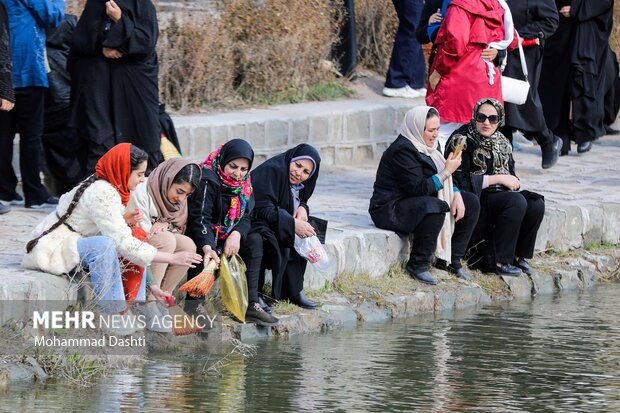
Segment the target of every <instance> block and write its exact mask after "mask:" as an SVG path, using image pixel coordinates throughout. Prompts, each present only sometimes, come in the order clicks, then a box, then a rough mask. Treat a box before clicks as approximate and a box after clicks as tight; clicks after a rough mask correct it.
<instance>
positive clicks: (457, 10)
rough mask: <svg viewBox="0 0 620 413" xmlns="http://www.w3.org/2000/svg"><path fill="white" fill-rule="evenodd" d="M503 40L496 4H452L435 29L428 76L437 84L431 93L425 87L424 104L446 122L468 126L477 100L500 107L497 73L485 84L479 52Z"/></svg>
mask: <svg viewBox="0 0 620 413" xmlns="http://www.w3.org/2000/svg"><path fill="white" fill-rule="evenodd" d="M502 40H504V9H503V8H502V6H501V5H500V4H499V2H498V1H497V0H453V1H452V2H451V3H450V5H449V6H448V11H447V13H446V18H445V20H444V21H443V23H442V24H441V27H440V28H439V32H438V33H437V38H436V39H435V44H436V45H437V56H436V57H435V61H434V63H433V67H432V68H431V70H430V72H429V73H433V71H435V70H437V72H439V74H441V80H440V81H439V84H438V85H437V88H436V89H435V90H432V89H431V87H430V84H429V85H428V87H427V89H428V93H427V95H426V103H427V105H429V106H433V107H435V108H436V109H437V110H438V111H439V114H440V115H441V120H442V121H446V122H457V123H468V122H469V121H470V120H471V116H472V110H473V108H474V105H475V104H476V102H478V100H480V99H482V98H494V99H497V100H498V101H500V102H501V103H502V104H503V100H502V89H501V79H500V72H499V70H498V69H497V68H494V71H495V81H494V84H493V85H490V84H489V76H488V74H487V71H488V69H487V64H486V63H485V62H484V61H483V60H482V58H481V57H480V56H481V53H482V50H484V49H486V48H487V47H488V44H489V43H490V42H499V41H502Z"/></svg>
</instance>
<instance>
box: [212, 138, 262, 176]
mask: <svg viewBox="0 0 620 413" xmlns="http://www.w3.org/2000/svg"><path fill="white" fill-rule="evenodd" d="M239 158H244V159H247V160H248V161H250V165H249V168H248V171H249V170H250V169H252V162H254V151H253V150H252V146H250V144H249V143H247V142H246V141H244V140H243V139H233V140H230V141H228V142H226V143H225V144H224V145H223V146H222V151H221V152H220V166H221V167H222V169H223V168H224V167H225V166H226V164H227V163H229V162H230V161H232V160H235V159H239Z"/></svg>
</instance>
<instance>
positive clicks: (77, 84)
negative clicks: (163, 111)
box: [68, 0, 163, 174]
mask: <svg viewBox="0 0 620 413" xmlns="http://www.w3.org/2000/svg"><path fill="white" fill-rule="evenodd" d="M158 35H159V28H158V24H157V12H156V10H155V6H153V3H152V2H151V1H150V0H117V1H115V0H109V1H106V2H104V1H102V0H88V1H87V2H86V6H85V7H84V12H83V13H82V15H81V16H80V19H79V21H78V23H77V26H76V28H75V30H74V31H73V37H72V40H71V51H70V54H69V63H68V67H69V72H70V74H71V82H72V83H71V109H70V111H71V112H70V118H69V126H70V127H73V128H75V129H76V131H77V133H78V135H79V138H80V140H81V141H82V142H83V143H84V145H85V146H86V150H85V152H86V154H85V155H84V154H83V156H84V158H85V159H82V163H83V164H84V166H85V171H86V173H87V174H89V173H92V171H94V169H95V165H96V164H97V161H98V160H99V158H100V157H101V156H102V155H103V154H104V153H106V152H107V151H108V150H109V149H110V148H112V147H113V146H114V145H116V144H118V143H121V142H130V143H132V144H134V145H136V146H138V147H139V148H141V149H143V150H144V151H145V152H146V153H147V154H148V155H149V161H148V165H149V167H148V169H149V170H151V169H153V168H155V167H156V166H157V165H158V164H159V162H161V161H162V160H163V156H162V154H161V151H160V144H161V126H160V124H159V86H158V83H157V82H158V71H159V64H158V61H157V51H156V50H155V46H156V44H157V39H158Z"/></svg>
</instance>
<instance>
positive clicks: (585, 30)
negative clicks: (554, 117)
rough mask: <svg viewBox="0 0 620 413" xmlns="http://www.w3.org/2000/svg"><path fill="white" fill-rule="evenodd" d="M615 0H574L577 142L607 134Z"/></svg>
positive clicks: (575, 126)
mask: <svg viewBox="0 0 620 413" xmlns="http://www.w3.org/2000/svg"><path fill="white" fill-rule="evenodd" d="M613 4H614V2H613V0H596V1H592V0H572V2H571V18H573V19H574V20H575V22H576V25H575V37H574V43H573V44H574V45H573V49H572V54H571V69H572V83H571V92H572V97H573V128H574V137H575V141H576V142H578V143H579V142H583V141H585V140H592V139H595V138H598V137H600V136H603V135H605V128H604V123H603V122H604V116H605V106H604V105H605V100H604V99H603V96H604V95H605V93H606V92H607V91H608V90H609V88H610V87H611V86H612V84H613V81H614V80H615V79H610V78H609V76H607V73H608V71H607V61H608V59H609V57H610V55H609V53H608V50H609V36H610V35H611V29H612V22H613Z"/></svg>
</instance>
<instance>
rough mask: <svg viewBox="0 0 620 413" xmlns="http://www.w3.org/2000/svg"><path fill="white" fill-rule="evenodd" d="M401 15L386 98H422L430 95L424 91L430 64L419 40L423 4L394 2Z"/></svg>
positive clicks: (411, 0) (418, 1) (404, 0)
mask: <svg viewBox="0 0 620 413" xmlns="http://www.w3.org/2000/svg"><path fill="white" fill-rule="evenodd" d="M392 3H394V8H395V9H396V14H397V15H398V30H397V31H396V37H395V38H394V47H393V49H392V57H391V58H390V67H389V68H388V72H387V75H386V77H385V87H384V88H383V95H384V96H389V97H402V98H418V97H423V96H425V95H426V89H425V88H424V83H425V76H426V63H425V61H424V53H423V52H422V46H420V43H418V41H417V40H416V35H415V34H416V26H417V25H418V21H419V20H420V13H421V12H422V6H423V1H422V0H392Z"/></svg>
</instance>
